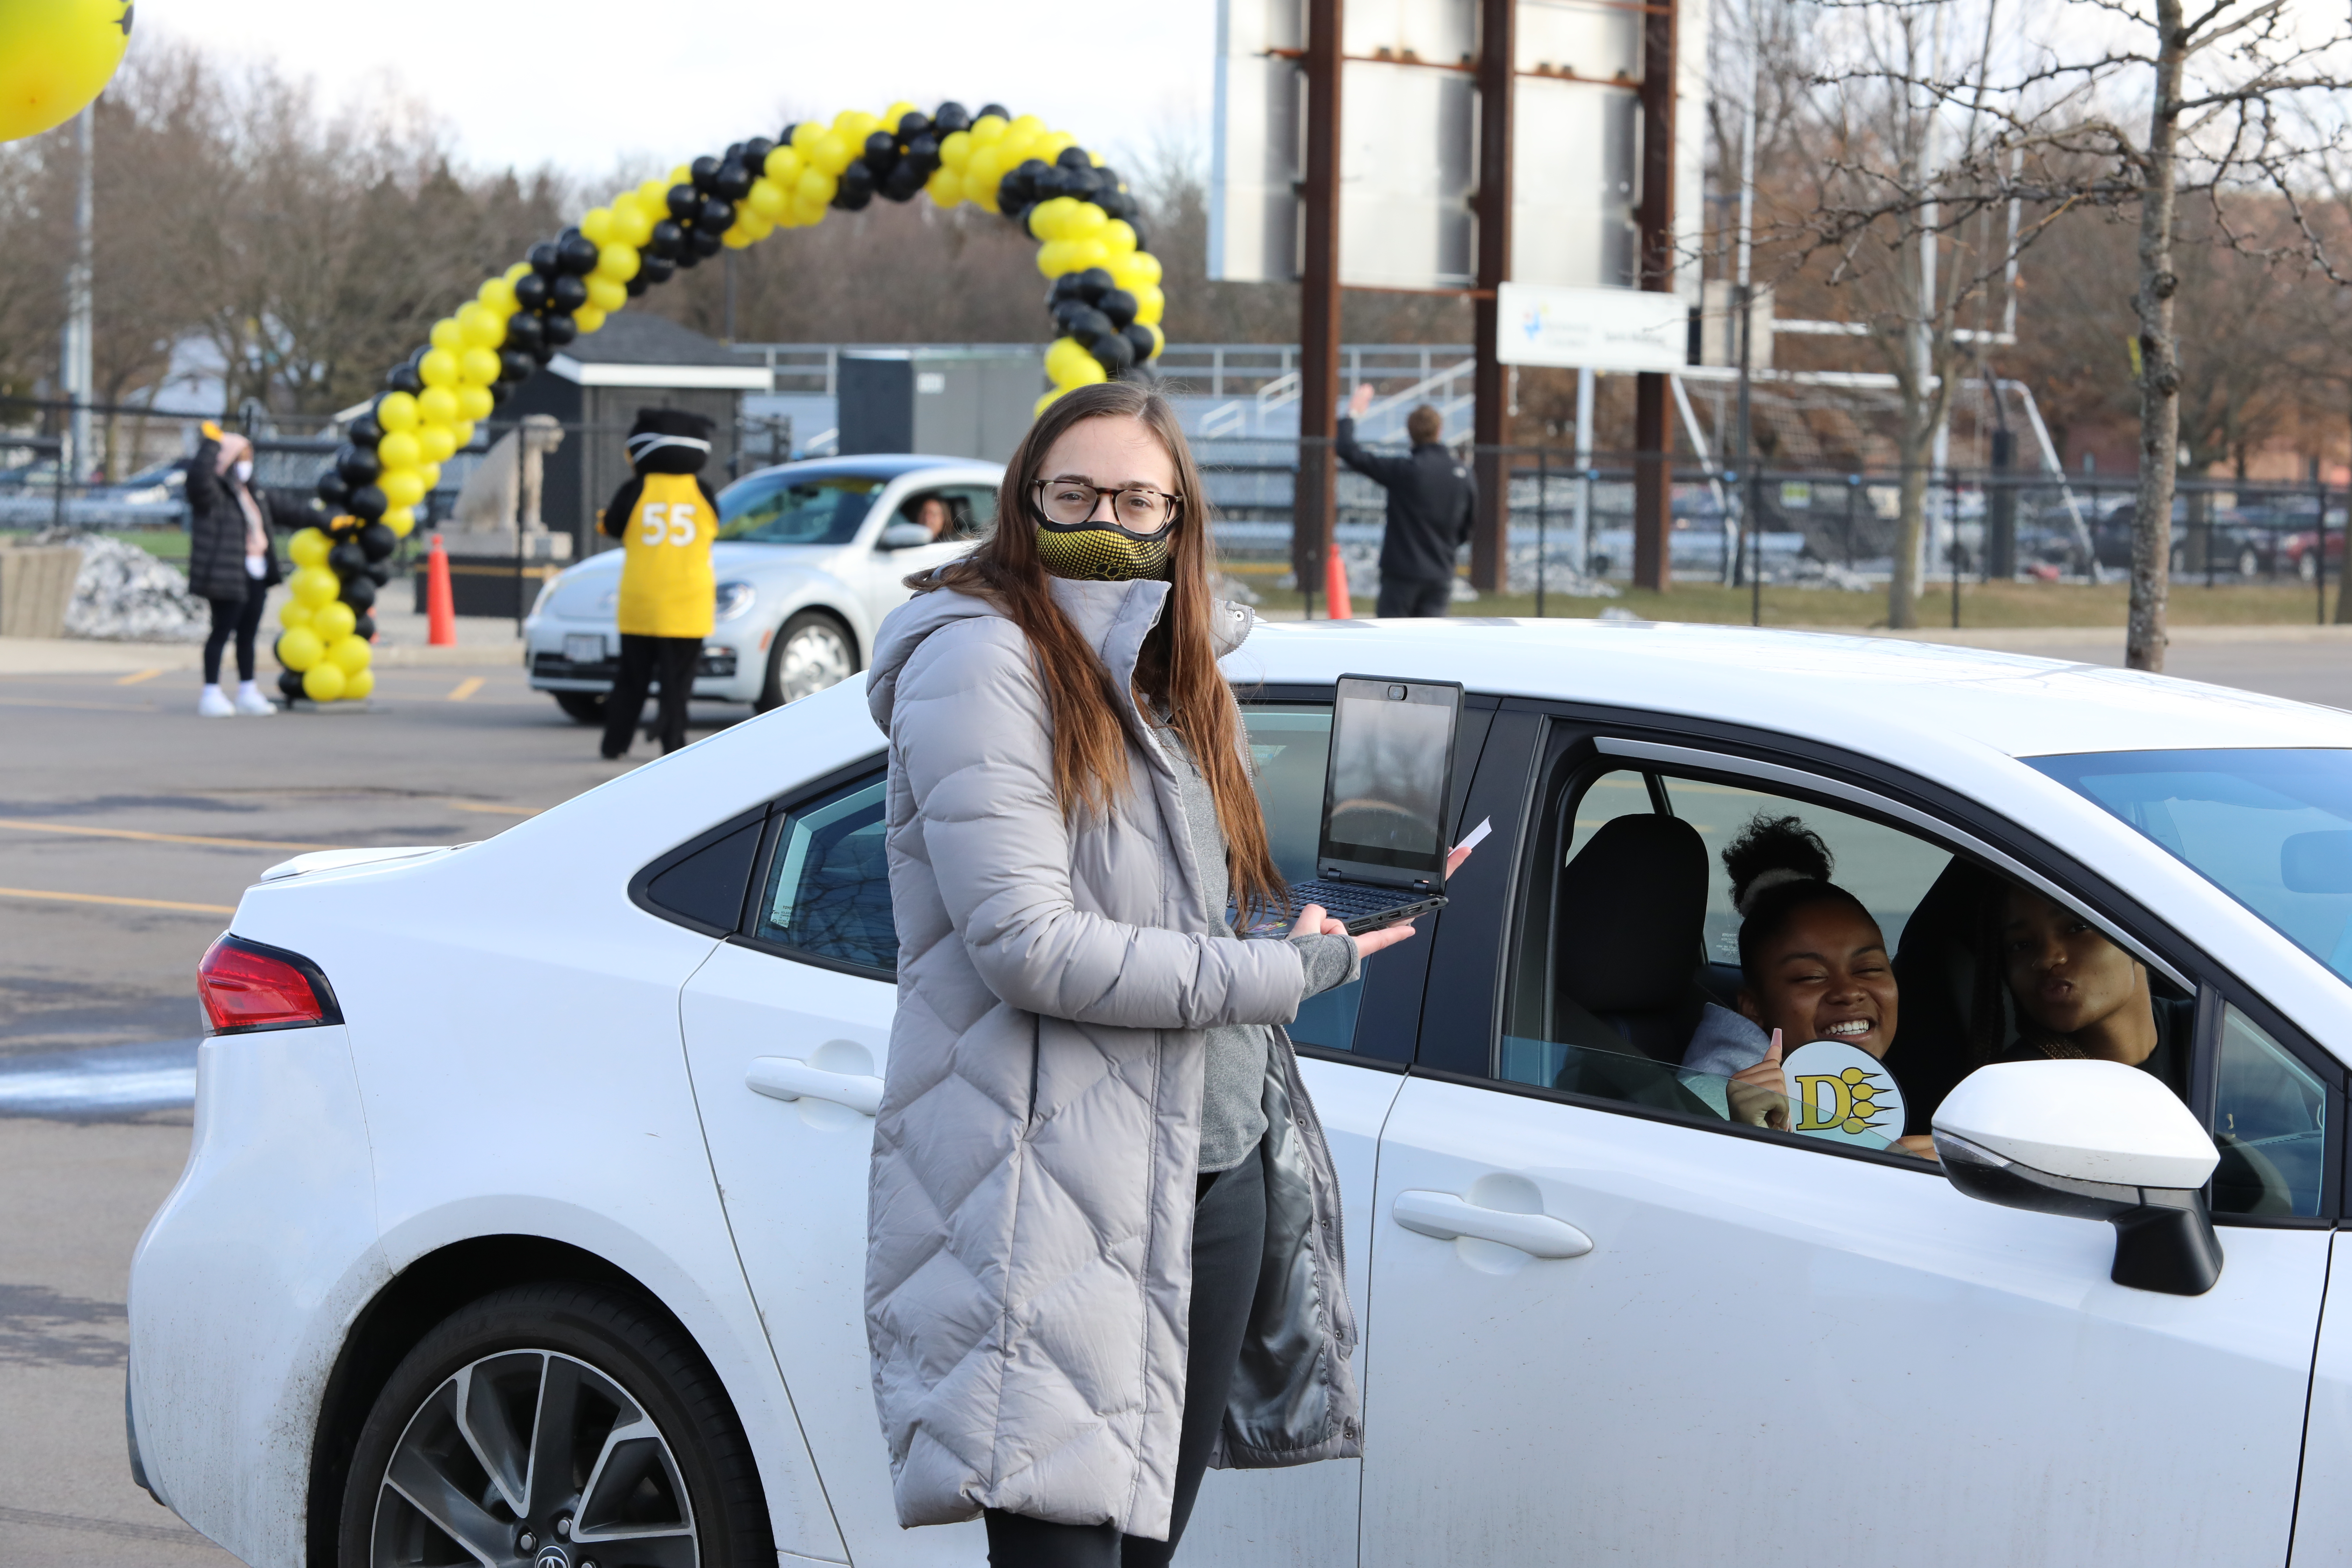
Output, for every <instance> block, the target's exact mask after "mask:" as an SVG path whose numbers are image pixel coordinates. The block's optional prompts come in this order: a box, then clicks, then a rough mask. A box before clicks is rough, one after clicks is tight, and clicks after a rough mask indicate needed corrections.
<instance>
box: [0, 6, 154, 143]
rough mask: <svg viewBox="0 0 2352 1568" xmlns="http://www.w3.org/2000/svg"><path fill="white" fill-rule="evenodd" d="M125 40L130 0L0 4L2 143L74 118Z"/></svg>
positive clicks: (117, 60) (117, 61)
mask: <svg viewBox="0 0 2352 1568" xmlns="http://www.w3.org/2000/svg"><path fill="white" fill-rule="evenodd" d="M130 42H131V0H0V142H14V141H16V140H17V139H18V138H20V137H25V136H38V135H39V134H40V133H41V132H44V131H47V130H48V129H50V128H51V127H52V126H58V125H62V124H64V123H65V122H66V121H68V120H70V119H72V118H73V117H74V116H75V115H77V114H79V113H80V112H81V109H82V105H84V104H86V103H88V102H89V100H91V99H93V98H96V97H97V96H98V95H99V92H100V89H103V88H104V87H105V86H106V84H107V82H108V80H109V79H111V78H112V77H113V75H114V68H115V67H117V66H119V65H121V63H122V51H123V49H124V47H126V46H128V45H129V44H130Z"/></svg>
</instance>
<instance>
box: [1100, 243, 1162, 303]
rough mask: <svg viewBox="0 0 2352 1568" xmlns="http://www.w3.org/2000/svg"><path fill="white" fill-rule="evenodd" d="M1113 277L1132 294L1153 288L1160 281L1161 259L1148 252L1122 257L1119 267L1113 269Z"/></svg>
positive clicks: (1143, 251)
mask: <svg viewBox="0 0 2352 1568" xmlns="http://www.w3.org/2000/svg"><path fill="white" fill-rule="evenodd" d="M1111 277H1112V279H1114V280H1116V281H1117V282H1118V286H1119V287H1120V288H1122V289H1126V290H1127V291H1128V292H1129V293H1130V294H1132V293H1135V292H1136V291H1137V290H1139V289H1150V288H1152V287H1154V286H1155V285H1157V284H1158V283H1159V281H1160V258H1158V257H1156V256H1154V255H1152V254H1151V252H1150V251H1148V250H1139V251H1137V252H1135V254H1133V255H1132V256H1125V257H1121V258H1119V261H1118V266H1116V267H1114V268H1112V269H1111Z"/></svg>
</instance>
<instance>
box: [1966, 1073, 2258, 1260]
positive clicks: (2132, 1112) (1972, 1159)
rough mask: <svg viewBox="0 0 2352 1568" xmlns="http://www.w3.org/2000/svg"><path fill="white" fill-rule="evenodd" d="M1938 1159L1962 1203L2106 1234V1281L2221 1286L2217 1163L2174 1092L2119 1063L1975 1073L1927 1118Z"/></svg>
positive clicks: (2216, 1155) (2215, 1154)
mask: <svg viewBox="0 0 2352 1568" xmlns="http://www.w3.org/2000/svg"><path fill="white" fill-rule="evenodd" d="M1935 1138H1936V1153H1937V1157H1938V1158H1939V1159H1941V1160H1942V1162H1943V1165H1944V1173H1945V1175H1947V1176H1948V1177H1949V1178H1950V1179H1951V1183H1952V1185H1954V1186H1956V1187H1958V1188H1959V1189H1960V1191H1962V1192H1964V1193H1966V1194H1969V1196H1970V1197H1972V1198H1982V1199H1983V1200H1984V1201H1985V1202H1987V1203H1989V1204H2000V1205H2003V1206H2005V1207H2008V1208H2016V1209H2032V1210H2033V1211H2034V1212H2036V1213H2037V1214H2056V1215H2073V1216H2074V1217H2075V1218H2078V1219H2103V1220H2105V1221H2106V1222H2108V1223H2109V1224H2110V1225H2113V1226H2115V1227H2116V1263H2115V1268H2114V1269H2113V1270H2112V1271H2111V1272H2110V1273H2109V1275H2108V1278H2109V1279H2113V1280H2114V1281H2115V1282H2116V1284H2118V1285H2128V1286H2130V1287H2131V1288H2132V1289H2136V1290H2161V1291H2164V1292H2166V1293H2167V1294H2168V1295H2174V1296H2201V1295H2203V1294H2204V1293H2205V1292H2206V1291H2208V1290H2210V1289H2212V1288H2213V1286H2214V1283H2215V1282H2216V1281H2217V1280H2219V1279H2221V1261H2222V1260H2221V1239H2220V1238H2219V1237H2216V1236H2215V1235H2214V1234H2213V1217H2212V1214H2211V1212H2210V1209H2209V1207H2208V1206H2207V1204H2206V1201H2205V1191H2204V1189H2205V1184H2206V1182H2207V1181H2208V1180H2209V1179H2210V1177H2211V1176H2212V1174H2213V1167H2214V1166H2215V1165H2217V1164H2219V1163H2221V1154H2220V1152H2219V1151H2218V1150H2216V1149H2215V1148H2214V1146H2213V1141H2212V1139H2210V1138H2209V1137H2207V1136H2206V1134H2205V1130H2204V1129H2203V1128H2202V1127H2200V1126H2199V1125H2198V1124H2197V1118H2196V1117H2195V1116H2193V1115H2191V1114H2190V1113H2189V1108H2188V1107H2187V1106H2185V1105H2183V1104H2181V1103H2180V1101H2179V1098H2177V1097H2176V1096H2175V1095H2174V1094H2173V1092H2172V1091H2171V1090H2170V1089H2167V1088H2165V1087H2164V1085H2163V1084H2162V1083H2161V1082H2159V1081H2158V1080H2157V1079H2154V1078H2151V1077H2149V1076H2148V1075H2147V1073H2144V1072H2142V1071H2140V1070H2139V1069H2138V1068H2129V1067H2126V1066H2124V1065H2123V1064H2122V1063H2120V1062H2105V1061H2046V1062H2002V1063H1998V1064H1996V1065H1994V1066H1992V1067H1987V1068H1978V1069H1977V1070H1976V1071H1975V1072H1973V1073H1971V1074H1969V1076H1968V1077H1967V1078H1965V1079H1962V1080H1961V1081H1960V1084H1959V1087H1958V1088H1957V1089H1953V1090H1952V1092H1951V1093H1950V1094H1949V1095H1948V1096H1946V1097H1945V1100H1944V1103H1943V1104H1941V1105H1940V1106H1937V1108H1936V1116H1935Z"/></svg>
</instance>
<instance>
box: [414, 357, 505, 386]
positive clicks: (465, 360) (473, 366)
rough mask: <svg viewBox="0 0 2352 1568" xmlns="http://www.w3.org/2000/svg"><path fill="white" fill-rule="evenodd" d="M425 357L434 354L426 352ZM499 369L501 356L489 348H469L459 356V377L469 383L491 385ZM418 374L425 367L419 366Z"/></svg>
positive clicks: (422, 371) (461, 380)
mask: <svg viewBox="0 0 2352 1568" xmlns="http://www.w3.org/2000/svg"><path fill="white" fill-rule="evenodd" d="M432 357H433V356H432V355H431V354H426V355H425V358H426V359H428V360H429V359H431V358H432ZM499 369H500V366H499V356H498V355H497V354H495V353H491V352H490V351H489V350H488V349H467V351H466V352H465V353H462V354H460V355H458V356H457V379H458V380H459V381H460V382H462V383H464V384H467V385H471V386H488V385H489V384H490V383H492V382H494V381H496V380H498V378H499ZM416 374H419V375H423V374H425V367H424V366H423V365H419V366H417V369H416Z"/></svg>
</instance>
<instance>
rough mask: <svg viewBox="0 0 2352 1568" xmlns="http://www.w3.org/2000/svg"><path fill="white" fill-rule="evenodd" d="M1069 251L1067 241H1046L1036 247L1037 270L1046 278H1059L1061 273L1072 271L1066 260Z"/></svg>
mask: <svg viewBox="0 0 2352 1568" xmlns="http://www.w3.org/2000/svg"><path fill="white" fill-rule="evenodd" d="M1069 250H1070V242H1069V241H1068V240H1066V239H1049V240H1047V241H1046V242H1045V244H1043V245H1041V246H1039V247H1037V270H1038V271H1040V272H1042V273H1044V274H1045V276H1046V277H1048V278H1059V277H1060V276H1061V275H1062V274H1063V273H1065V272H1068V271H1071V270H1073V268H1071V267H1070V264H1069V261H1068V259H1067V258H1068V256H1069Z"/></svg>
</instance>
